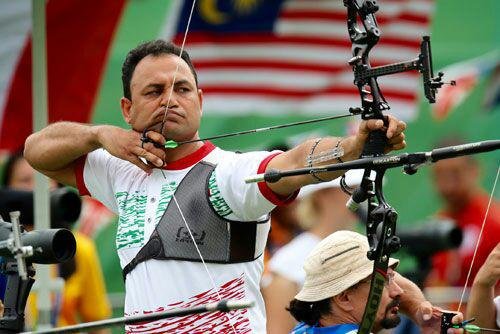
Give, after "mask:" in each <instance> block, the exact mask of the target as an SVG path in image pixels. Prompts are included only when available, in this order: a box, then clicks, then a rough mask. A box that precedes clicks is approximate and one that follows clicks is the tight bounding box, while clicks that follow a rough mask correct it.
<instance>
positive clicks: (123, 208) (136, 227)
mask: <svg viewBox="0 0 500 334" xmlns="http://www.w3.org/2000/svg"><path fill="white" fill-rule="evenodd" d="M115 197H116V202H117V203H118V210H119V219H118V229H117V231H116V248H117V249H121V248H125V247H140V246H142V245H143V243H144V216H145V213H146V200H147V196H146V195H141V194H139V192H138V191H136V192H135V193H133V194H129V193H128V192H126V191H123V192H117V193H116V194H115Z"/></svg>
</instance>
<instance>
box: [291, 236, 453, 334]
mask: <svg viewBox="0 0 500 334" xmlns="http://www.w3.org/2000/svg"><path fill="white" fill-rule="evenodd" d="M368 249H369V247H368V241H367V238H366V236H364V235H361V234H359V233H356V232H352V231H337V232H335V233H332V234H330V235H329V236H328V237H326V238H325V239H323V240H322V241H321V242H320V243H319V244H318V245H317V246H316V247H315V248H314V249H313V250H312V251H311V253H310V254H309V256H308V258H307V259H306V261H305V263H304V271H305V272H306V279H305V282H304V285H303V287H302V289H301V290H300V292H299V293H298V294H297V295H296V296H295V298H294V299H293V300H292V301H291V302H290V305H289V307H288V308H287V310H288V311H289V312H290V313H291V314H292V316H293V317H294V318H295V319H296V320H297V321H299V324H298V325H297V326H296V327H295V328H294V329H293V330H292V332H291V333H293V334H316V333H319V334H324V333H328V334H333V333H335V334H354V333H357V330H358V326H359V323H360V322H361V319H362V317H363V313H364V310H365V305H366V300H367V298H368V293H369V290H370V281H371V275H372V271H373V261H371V260H368V258H367V256H366V253H367V251H368ZM398 263H399V260H397V259H394V258H390V260H389V269H388V271H387V279H386V284H385V287H384V292H383V294H382V298H381V301H380V306H379V309H378V312H377V315H376V319H375V323H374V325H373V332H377V331H379V330H381V329H389V328H394V327H396V326H397V325H398V324H399V322H400V321H401V319H400V316H399V311H400V309H401V310H402V311H405V313H408V315H409V316H410V317H411V318H412V319H413V320H414V321H415V322H416V323H417V324H418V325H419V326H420V328H421V330H422V333H425V334H431V333H432V334H434V333H435V334H439V333H440V322H441V315H442V312H443V311H442V310H440V309H438V308H436V307H433V306H432V305H431V304H430V303H429V302H428V301H427V300H426V299H425V297H424V296H423V294H422V292H421V291H420V289H419V288H418V287H417V286H416V285H415V284H413V283H412V282H411V281H409V280H407V279H406V278H404V277H402V276H401V275H399V274H398V273H397V272H396V271H395V268H396V266H397V265H398ZM462 320H463V316H462V314H461V313H458V314H457V315H455V316H454V317H453V320H452V321H453V323H459V322H461V321H462ZM448 333H453V334H461V333H463V329H449V330H448Z"/></svg>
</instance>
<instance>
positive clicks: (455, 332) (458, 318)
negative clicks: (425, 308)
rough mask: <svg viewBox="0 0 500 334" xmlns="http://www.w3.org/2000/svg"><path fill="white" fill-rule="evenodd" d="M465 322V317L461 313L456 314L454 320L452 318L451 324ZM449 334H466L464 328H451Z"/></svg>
mask: <svg viewBox="0 0 500 334" xmlns="http://www.w3.org/2000/svg"><path fill="white" fill-rule="evenodd" d="M462 321H464V316H463V314H462V313H461V312H459V313H457V314H455V315H454V316H453V318H451V323H452V324H454V325H457V324H459V323H461V322H462ZM447 333H448V334H462V333H464V330H463V328H449V329H448V331H447Z"/></svg>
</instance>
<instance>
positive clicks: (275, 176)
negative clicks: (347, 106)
mask: <svg viewBox="0 0 500 334" xmlns="http://www.w3.org/2000/svg"><path fill="white" fill-rule="evenodd" d="M498 149H500V140H485V141H480V142H474V143H467V144H463V145H455V146H447V147H442V148H436V149H433V150H432V151H427V152H414V153H402V154H398V155H385V156H376V157H367V158H361V159H356V160H352V161H347V162H343V163H337V164H332V165H325V166H320V167H305V168H299V169H292V170H284V171H279V170H276V169H274V170H269V171H267V172H265V173H261V174H256V175H252V176H249V177H247V178H246V179H245V183H256V182H269V183H275V182H278V181H279V180H280V179H282V178H283V177H289V176H297V175H306V174H313V173H322V172H333V171H339V170H349V169H366V168H368V169H372V170H380V169H384V170H385V169H388V168H396V167H400V166H403V167H404V172H405V174H414V173H411V172H409V170H410V171H412V170H414V169H415V171H416V169H417V168H418V167H420V166H422V165H424V164H430V163H434V162H437V161H439V160H443V159H451V158H456V157H459V156H463V155H471V154H478V153H484V152H490V151H495V150H498Z"/></svg>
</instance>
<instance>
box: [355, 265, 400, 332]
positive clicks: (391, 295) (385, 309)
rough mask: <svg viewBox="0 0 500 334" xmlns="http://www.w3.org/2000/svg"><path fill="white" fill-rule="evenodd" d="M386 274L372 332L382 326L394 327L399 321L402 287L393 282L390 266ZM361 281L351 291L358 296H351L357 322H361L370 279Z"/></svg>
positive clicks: (392, 272)
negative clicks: (386, 278)
mask: <svg viewBox="0 0 500 334" xmlns="http://www.w3.org/2000/svg"><path fill="white" fill-rule="evenodd" d="M387 274H388V276H389V278H388V280H387V282H386V284H385V287H384V291H383V293H382V298H381V300H380V305H379V308H378V312H377V316H376V318H375V323H374V324H373V329H374V331H373V332H376V331H378V330H380V329H382V328H386V329H389V328H394V327H396V326H397V325H398V324H399V322H400V321H401V319H400V317H399V314H398V311H399V299H400V296H401V294H402V293H403V289H401V287H400V286H399V285H398V284H397V283H396V282H395V280H394V274H395V272H394V271H393V270H392V269H391V268H389V269H388V271H387ZM362 282H363V283H361V284H359V285H358V286H357V287H356V288H355V289H354V291H353V292H354V293H356V294H358V296H359V297H358V298H353V301H354V302H355V303H356V304H357V305H355V307H354V309H355V312H356V314H355V318H356V319H357V320H358V321H359V322H361V319H362V318H363V313H364V310H365V306H366V301H367V299H368V294H369V292H370V281H369V280H363V281H362Z"/></svg>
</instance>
